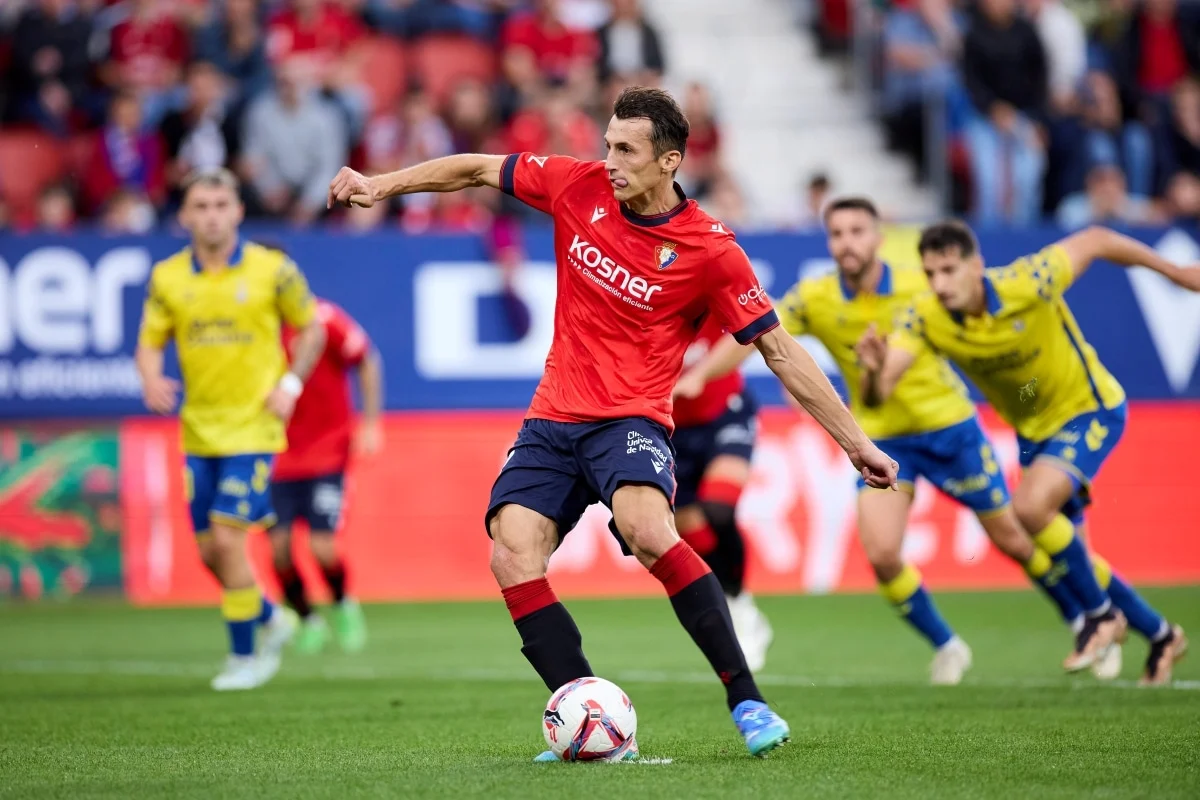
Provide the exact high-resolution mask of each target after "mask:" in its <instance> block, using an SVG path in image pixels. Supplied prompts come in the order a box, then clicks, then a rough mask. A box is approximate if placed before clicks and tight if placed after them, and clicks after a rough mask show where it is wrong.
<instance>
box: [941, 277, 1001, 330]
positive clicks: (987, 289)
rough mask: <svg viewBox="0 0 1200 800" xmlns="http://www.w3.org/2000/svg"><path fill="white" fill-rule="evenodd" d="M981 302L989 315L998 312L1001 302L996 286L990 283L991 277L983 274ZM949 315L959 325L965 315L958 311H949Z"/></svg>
mask: <svg viewBox="0 0 1200 800" xmlns="http://www.w3.org/2000/svg"><path fill="white" fill-rule="evenodd" d="M983 304H984V307H985V309H986V310H987V313H988V315H989V316H992V317H994V316H996V315H997V314H999V313H1000V309H1001V308H1002V307H1003V304H1002V303H1001V302H1000V295H999V294H998V293H997V292H996V287H995V286H994V285H993V284H992V279H991V278H989V277H988V276H987V275H984V276H983ZM950 316H951V317H953V318H954V321H955V322H957V323H958V324H959V325H962V324H963V322H964V321H965V320H966V316H965V315H964V314H963V313H962V312H959V311H951V312H950Z"/></svg>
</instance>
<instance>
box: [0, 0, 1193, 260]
mask: <svg viewBox="0 0 1200 800" xmlns="http://www.w3.org/2000/svg"><path fill="white" fill-rule="evenodd" d="M840 2H842V0H824V5H825V7H826V18H828V16H829V11H828V9H829V8H836V6H837V4H838V3H840ZM970 6H971V7H967V4H965V3H964V4H963V5H962V6H959V5H956V4H955V3H954V2H953V0H898V1H897V2H895V3H893V5H892V6H891V7H890V8H889V9H888V10H887V11H886V12H885V16H884V17H883V18H882V19H883V22H882V24H881V26H880V28H879V30H878V42H879V45H880V52H881V54H882V57H881V59H880V64H881V66H883V67H885V68H883V69H881V70H880V73H879V74H880V82H881V90H882V97H883V112H884V114H883V116H884V120H885V124H886V128H887V131H888V133H889V140H890V142H891V144H892V145H893V146H894V147H895V148H896V149H898V150H901V151H903V152H906V153H909V154H911V156H912V158H913V160H914V162H915V163H916V165H917V167H918V170H919V171H920V172H921V173H924V172H926V171H927V165H926V164H925V163H924V162H925V160H926V149H925V141H926V138H927V136H928V133H927V131H928V125H927V120H928V118H929V114H928V110H929V108H930V107H931V104H933V105H936V106H937V107H939V108H944V109H945V111H946V114H945V115H944V117H945V119H946V121H947V125H948V127H949V132H950V134H951V135H950V138H949V142H950V143H951V146H950V147H949V148H947V149H946V153H945V157H946V158H948V159H949V160H950V162H951V164H952V166H953V167H954V174H955V175H956V176H957V177H958V181H957V183H958V185H959V186H961V187H965V188H964V189H963V191H962V192H961V193H960V194H962V195H963V197H964V198H965V199H964V200H963V201H962V204H961V205H962V208H961V209H960V210H963V211H967V210H970V211H971V212H973V213H974V215H975V216H976V217H977V218H978V219H979V221H981V222H983V223H995V222H1008V223H1012V224H1028V223H1031V222H1034V221H1037V220H1039V219H1042V218H1044V217H1051V218H1053V217H1057V218H1058V220H1059V221H1060V222H1062V223H1063V224H1066V225H1069V226H1076V225H1081V224H1084V223H1086V222H1090V221H1109V222H1126V223H1140V222H1145V223H1152V222H1162V221H1166V220H1167V219H1169V218H1171V217H1176V218H1179V217H1192V218H1194V217H1196V216H1197V215H1200V177H1198V175H1200V83H1198V82H1197V80H1196V77H1195V72H1196V70H1197V69H1198V67H1200V13H1197V12H1200V7H1198V6H1197V4H1196V3H1194V2H1193V3H1192V4H1191V5H1188V4H1186V2H1183V0H1079V2H1073V3H1072V5H1071V7H1070V9H1068V7H1067V6H1065V5H1064V4H1063V0H977V1H976V2H973V3H971V4H970ZM840 13H841V16H840V17H837V19H840V20H841V23H840V24H843V25H844V24H846V20H848V19H849V16H848V15H847V14H846V13H845V12H844V10H843V11H842V12H840ZM835 16H836V14H835ZM826 27H828V26H826ZM828 33H829V32H828V30H824V31H823V34H822V37H821V38H822V40H823V41H824V40H825V39H828V38H829V36H828ZM835 38H836V37H835ZM666 69H667V54H666V53H665V52H664V47H663V44H662V41H661V36H660V33H659V31H658V30H657V29H656V27H655V25H654V24H651V22H649V21H648V20H647V18H646V16H645V15H644V14H643V9H642V8H641V4H640V3H639V1H638V0H8V2H7V3H5V5H4V7H3V9H0V71H2V72H3V74H4V75H5V80H4V81H3V85H2V87H0V114H2V119H3V126H4V127H3V131H2V132H0V170H2V171H3V173H4V174H3V177H2V178H0V188H2V189H3V191H2V193H0V224H2V225H4V226H14V227H18V228H26V229H28V228H39V229H43V230H51V231H61V230H67V229H70V228H72V227H74V226H76V225H78V224H80V223H81V222H87V223H96V224H98V225H99V226H100V228H101V229H103V230H107V231H114V232H138V231H144V230H147V229H149V228H151V227H153V226H154V225H156V224H158V223H160V222H163V221H166V220H168V219H169V218H170V214H171V213H172V212H173V210H174V206H175V204H176V203H177V201H178V186H179V184H180V181H181V180H182V179H183V177H184V175H186V173H187V172H188V171H189V170H191V169H193V168H197V167H208V166H215V165H225V166H229V167H232V168H234V169H235V170H236V171H237V173H238V174H239V175H240V176H241V178H242V179H243V181H244V191H245V200H246V204H247V209H248V213H249V214H250V216H251V217H252V218H257V219H272V220H286V221H288V222H290V223H292V224H296V225H305V224H309V223H312V222H314V221H317V220H321V219H327V218H328V215H327V211H326V209H325V203H324V187H325V185H326V183H327V181H328V177H329V176H330V175H332V174H333V173H334V172H336V170H337V168H338V166H340V165H341V164H344V163H350V164H352V165H354V166H357V167H360V168H362V169H365V170H368V171H381V170H391V169H396V168H398V167H401V166H404V165H408V164H412V163H416V162H419V161H422V160H425V159H428V158H432V157H435V156H438V155H443V154H449V153H454V152H466V151H492V152H509V151H518V150H532V151H538V152H555V153H564V154H568V155H574V156H578V157H585V158H586V157H600V156H601V155H602V152H601V145H600V138H601V137H600V134H601V131H602V126H603V124H604V122H605V120H606V118H607V109H608V108H609V105H610V102H611V99H612V97H613V96H614V93H615V91H616V90H617V89H618V88H619V87H621V86H623V85H626V84H629V83H642V84H650V85H658V84H660V83H661V81H662V79H663V75H664V72H665V71H666ZM670 88H674V89H677V90H679V91H680V92H681V96H682V100H683V102H684V107H685V110H686V111H687V113H688V115H689V118H690V120H691V123H692V135H691V138H690V140H689V145H688V157H687V159H686V161H685V162H684V172H683V174H682V176H681V178H682V182H683V184H684V186H685V188H686V189H687V190H688V191H689V193H690V194H692V195H693V196H696V197H697V198H698V199H700V200H701V202H702V203H704V204H705V205H706V207H707V208H708V210H710V211H711V212H712V213H714V214H715V215H717V216H719V217H721V218H722V219H725V220H726V221H727V222H729V223H730V224H731V225H734V226H739V225H744V224H751V223H752V222H753V221H752V220H748V219H746V212H745V210H744V205H743V203H742V199H741V193H740V189H739V187H738V185H737V182H736V180H735V179H734V177H733V176H731V174H730V172H729V170H728V169H726V167H725V165H724V163H723V161H722V158H721V127H720V125H719V124H718V120H717V115H716V112H715V109H714V104H713V101H712V98H711V97H710V96H709V94H708V91H707V90H706V88H705V87H704V86H703V85H700V84H695V83H693V84H689V85H686V86H672V87H670ZM939 157H940V154H939ZM828 188H829V187H828V181H827V180H826V179H825V178H824V177H823V176H814V177H813V180H812V186H810V188H809V190H808V192H809V194H810V196H811V197H822V196H824V195H825V194H826V193H827V192H828ZM525 213H526V212H525V211H523V210H522V209H521V208H519V207H517V205H516V204H513V205H510V204H508V203H507V202H506V201H505V199H504V198H497V197H495V195H494V194H492V193H489V192H478V193H474V194H471V193H464V194H462V195H442V196H437V197H433V196H429V197H415V198H410V199H409V200H407V202H405V203H404V204H403V205H402V206H401V205H390V206H379V207H377V208H375V209H372V210H370V211H369V212H367V211H363V212H356V213H354V214H349V215H341V214H335V215H334V220H335V221H336V222H337V223H338V224H344V225H349V226H352V227H354V228H358V229H368V228H375V227H379V226H399V227H401V228H402V229H403V230H405V231H408V232H414V233H419V232H424V231H470V232H483V233H487V234H488V235H489V236H490V239H491V241H492V242H493V244H494V245H495V250H496V254H497V258H498V260H499V261H501V262H502V263H503V262H504V261H505V260H506V259H508V256H507V255H506V254H507V253H509V252H510V251H511V250H512V245H513V243H514V241H515V238H516V237H517V236H518V235H519V234H518V232H517V230H518V226H514V225H511V224H510V222H511V221H512V220H514V219H517V218H520V217H521V215H523V214H525Z"/></svg>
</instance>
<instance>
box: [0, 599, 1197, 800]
mask: <svg viewBox="0 0 1200 800" xmlns="http://www.w3.org/2000/svg"><path fill="white" fill-rule="evenodd" d="M1147 595H1148V597H1149V599H1150V600H1151V601H1152V602H1154V603H1156V604H1157V605H1159V606H1160V607H1161V608H1162V610H1163V611H1165V612H1166V613H1167V614H1168V616H1170V617H1171V618H1173V619H1175V620H1176V621H1178V622H1180V623H1181V624H1183V625H1184V627H1185V628H1188V629H1189V630H1191V631H1195V632H1200V587H1196V588H1181V589H1160V590H1151V591H1148V592H1147ZM939 602H940V603H941V605H942V608H943V610H944V612H945V614H946V616H947V618H948V619H949V620H950V621H951V622H952V624H954V625H955V626H956V627H957V629H958V631H959V632H960V634H961V635H963V636H964V638H966V639H967V640H968V642H969V643H970V644H971V645H972V647H973V648H974V651H975V661H976V668H975V669H974V670H973V671H972V672H971V673H970V674H969V676H968V678H967V681H966V683H965V684H964V685H962V686H959V687H954V688H941V689H934V688H931V687H929V686H927V685H925V677H926V666H927V661H928V658H929V653H928V651H927V649H926V647H925V646H924V645H923V644H922V643H921V642H919V641H918V640H917V638H916V637H915V636H913V635H911V634H910V633H909V631H908V630H906V629H905V628H904V626H902V625H901V624H900V623H899V622H898V621H897V620H895V619H894V618H893V615H892V613H891V612H890V611H889V610H888V609H887V608H886V607H885V605H884V603H883V602H882V601H881V600H880V599H879V598H877V597H873V596H831V597H781V598H763V599H762V601H761V604H762V606H763V608H764V610H765V611H766V612H767V613H768V614H769V615H770V618H771V620H772V622H773V623H774V626H775V630H776V643H775V646H774V648H773V649H772V651H771V658H770V662H769V664H768V667H767V670H766V671H765V672H764V673H763V675H762V676H761V684H762V687H763V690H764V691H765V692H766V693H767V696H768V699H769V700H771V701H772V703H773V704H774V705H775V707H776V708H777V709H778V710H779V711H780V712H781V713H782V714H783V715H784V716H785V717H786V718H787V719H788V721H789V722H790V723H791V726H792V732H793V738H792V743H791V744H790V745H789V746H787V747H785V748H784V749H782V750H780V751H777V752H776V753H774V754H772V756H771V757H770V758H769V759H766V760H763V761H759V760H755V759H752V758H750V757H749V756H748V755H747V754H746V752H745V749H744V747H743V746H742V744H741V742H740V740H739V739H738V737H737V735H736V732H735V730H734V727H733V725H732V723H731V722H730V720H729V717H728V715H727V714H726V712H725V708H724V703H723V696H722V692H721V691H720V688H719V686H718V685H717V683H716V681H715V679H714V678H713V677H712V676H711V674H710V673H708V671H707V666H706V664H705V663H704V662H703V660H702V659H701V657H700V655H699V654H698V652H697V651H696V650H695V648H694V647H693V646H692V644H691V642H690V641H689V640H688V638H687V636H686V634H684V632H683V631H682V629H681V628H680V627H679V626H678V625H677V624H676V622H675V620H674V617H673V616H672V614H671V609H670V606H669V604H668V603H667V602H666V601H665V600H661V601H659V600H653V601H593V602H573V603H570V604H569V605H570V607H571V609H572V611H573V612H574V613H575V615H576V618H577V620H578V622H579V625H580V628H581V629H582V630H583V634H584V643H585V646H586V647H587V650H588V653H589V655H590V658H591V661H592V665H593V666H594V667H595V669H596V670H597V672H598V673H599V674H600V675H602V676H605V677H608V678H611V679H613V680H616V681H617V682H619V683H620V684H621V685H622V687H623V688H625V689H626V691H627V692H628V693H629V695H630V696H631V697H632V699H633V702H634V704H635V705H636V707H637V710H638V716H639V730H638V739H639V741H640V743H641V748H642V753H643V756H645V757H646V758H647V759H648V761H647V763H643V764H617V765H594V764H549V765H535V764H531V763H529V761H530V759H531V758H532V757H533V756H534V755H535V754H536V753H537V752H538V751H539V750H540V749H542V744H543V742H542V736H541V725H540V712H541V708H542V706H543V704H544V703H545V700H546V697H547V694H548V693H547V692H546V691H545V689H544V688H543V687H542V686H541V685H540V683H539V682H538V681H537V679H536V678H535V677H534V675H533V672H532V670H531V669H530V668H529V667H528V665H527V664H526V663H525V661H524V660H523V659H522V657H521V654H520V652H519V641H518V639H517V635H516V633H515V632H514V631H513V629H512V626H511V624H510V623H509V620H508V617H507V614H506V613H505V610H504V606H503V604H502V603H500V602H499V601H497V602H495V603H490V604H461V605H405V606H372V607H369V608H368V609H367V617H368V621H369V623H370V625H371V633H372V640H371V643H370V645H369V646H368V650H367V651H366V652H365V653H364V654H362V655H361V656H357V657H347V656H344V655H342V654H339V653H335V652H331V653H328V654H325V655H322V656H317V657H307V658H302V657H300V656H296V655H291V656H290V657H289V659H288V660H287V661H286V663H285V665H284V669H283V672H282V673H281V674H280V676H279V677H278V678H277V679H276V680H275V681H274V682H273V683H272V684H270V685H269V686H267V687H266V688H264V689H262V690H259V691H255V692H249V693H236V694H224V695H219V694H215V693H213V692H212V691H211V690H209V688H208V680H209V678H211V676H212V675H213V674H215V672H216V669H217V667H218V665H219V661H220V658H221V655H222V651H223V647H224V644H225V643H224V639H223V629H222V627H221V625H220V621H219V617H218V614H217V612H216V610H215V609H188V610H135V609H131V608H128V607H125V606H123V605H117V604H105V603H99V604H93V605H83V604H78V605H71V606H53V605H40V606H32V607H19V606H8V607H3V608H0V673H2V675H0V776H3V778H2V780H0V797H12V798H47V797H63V798H80V797H171V798H181V799H182V798H193V797H194V798H213V797H256V798H266V797H286V798H306V797H388V798H426V797H455V798H467V797H487V798H528V797H553V798H556V800H557V799H558V798H575V797H579V798H596V797H636V798H660V797H662V798H674V797H687V798H709V797H712V798H732V797H747V798H776V797H778V798H795V797H888V798H889V800H896V799H897V798H907V797H921V798H929V797H938V798H946V797H964V798H965V797H972V798H991V797H996V798H1001V797H1003V798H1013V797H1021V798H1050V797H1113V798H1125V797H1139V796H1140V797H1154V798H1156V800H1161V799H1162V798H1172V797H1178V798H1195V797H1198V796H1200V659H1193V660H1190V661H1188V660H1185V661H1184V662H1183V663H1182V664H1181V665H1180V667H1179V668H1178V670H1177V673H1176V677H1177V685H1176V686H1175V687H1174V688H1171V689H1160V690H1139V689H1136V688H1133V683H1134V681H1135V679H1136V677H1137V675H1138V673H1139V671H1140V669H1141V665H1142V659H1143V658H1144V656H1145V645H1144V644H1143V643H1142V642H1141V641H1139V640H1135V639H1131V641H1130V643H1129V645H1127V647H1126V666H1125V672H1124V675H1123V676H1122V680H1120V681H1119V682H1117V684H1115V685H1099V684H1097V683H1096V682H1095V681H1094V680H1092V679H1091V678H1090V676H1088V677H1078V678H1067V677H1064V676H1063V675H1061V674H1060V671H1059V666H1058V665H1059V662H1060V660H1061V658H1062V657H1063V656H1064V655H1065V654H1066V652H1067V649H1068V645H1069V637H1068V635H1067V633H1066V632H1065V630H1064V629H1063V628H1061V627H1060V626H1058V625H1056V624H1055V622H1054V620H1053V618H1052V615H1051V612H1050V608H1049V606H1048V605H1047V604H1046V602H1045V601H1044V600H1042V599H1041V598H1040V597H1038V596H1036V595H1034V594H1033V593H1031V592H1030V593H1012V594H947V595H940V596H939ZM659 759H662V760H666V759H670V763H657V760H659Z"/></svg>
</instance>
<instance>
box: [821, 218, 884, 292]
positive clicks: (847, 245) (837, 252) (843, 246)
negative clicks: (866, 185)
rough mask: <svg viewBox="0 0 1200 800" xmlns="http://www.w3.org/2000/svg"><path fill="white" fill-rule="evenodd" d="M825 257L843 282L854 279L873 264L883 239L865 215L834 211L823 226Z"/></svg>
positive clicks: (876, 224)
mask: <svg viewBox="0 0 1200 800" xmlns="http://www.w3.org/2000/svg"><path fill="white" fill-rule="evenodd" d="M825 236H826V240H827V242H828V244H829V253H830V255H832V256H833V260H834V261H836V262H837V265H838V270H839V271H840V272H841V273H842V274H843V275H844V276H846V277H847V278H851V279H853V278H857V277H858V276H859V275H861V274H862V273H863V270H865V269H866V268H867V267H869V266H870V265H871V264H873V263H875V257H876V254H877V253H878V252H879V245H880V243H881V242H882V241H883V237H882V236H881V235H880V233H879V224H878V223H877V222H876V220H875V218H874V217H872V216H871V215H870V214H868V213H867V212H866V211H863V210H862V209H858V208H846V209H842V210H840V211H834V212H833V213H832V214H830V215H829V219H828V220H827V222H826V224H825Z"/></svg>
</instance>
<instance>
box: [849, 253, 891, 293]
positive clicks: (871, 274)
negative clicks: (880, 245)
mask: <svg viewBox="0 0 1200 800" xmlns="http://www.w3.org/2000/svg"><path fill="white" fill-rule="evenodd" d="M843 280H845V281H846V285H847V286H849V287H850V288H851V289H853V290H854V293H855V294H862V293H863V292H867V293H868V294H875V293H876V292H877V290H878V289H879V282H880V281H881V280H883V262H882V261H880V260H879V259H878V258H876V259H875V260H874V261H872V262H871V263H870V264H869V265H868V266H867V268H866V269H864V270H863V271H862V272H860V273H858V275H857V276H856V277H850V276H848V275H846V276H843Z"/></svg>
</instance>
